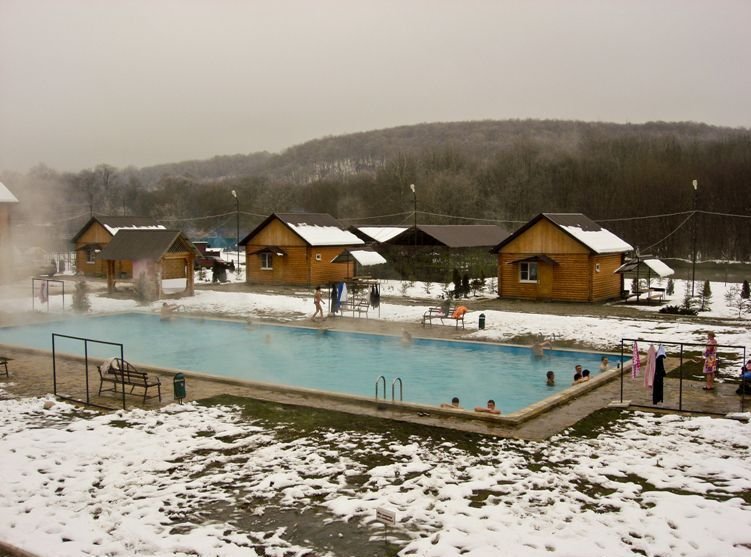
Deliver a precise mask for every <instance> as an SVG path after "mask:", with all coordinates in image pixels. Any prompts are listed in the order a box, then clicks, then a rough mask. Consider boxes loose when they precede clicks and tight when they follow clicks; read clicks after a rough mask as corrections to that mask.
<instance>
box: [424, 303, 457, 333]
mask: <svg viewBox="0 0 751 557" xmlns="http://www.w3.org/2000/svg"><path fill="white" fill-rule="evenodd" d="M456 308H457V306H453V305H452V306H448V311H447V310H446V306H443V307H432V308H428V309H427V310H425V313H423V314H422V326H423V327H425V326H427V325H430V326H431V327H432V326H433V319H440V321H441V325H445V324H446V321H448V323H449V324H450V323H453V324H454V325H455V326H456V328H457V329H458V328H459V323H461V324H462V329H463V328H464V314H462V315H460V316H459V317H454V313H455V312H456Z"/></svg>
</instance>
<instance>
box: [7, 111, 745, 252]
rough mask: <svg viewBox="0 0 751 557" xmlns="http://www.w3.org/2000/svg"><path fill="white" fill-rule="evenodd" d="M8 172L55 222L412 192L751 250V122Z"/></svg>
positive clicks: (521, 131) (473, 131) (631, 233)
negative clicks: (574, 215) (747, 125)
mask: <svg viewBox="0 0 751 557" xmlns="http://www.w3.org/2000/svg"><path fill="white" fill-rule="evenodd" d="M694 180H697V181H698V189H697V190H696V192H695V191H694V189H693V187H692V182H693V181H694ZM0 181H2V182H4V183H5V184H6V185H7V186H8V187H9V188H10V189H11V191H13V192H14V193H15V194H16V196H17V197H18V198H19V200H20V201H21V203H20V204H19V207H18V209H17V211H16V216H15V217H14V221H15V222H16V223H24V222H26V223H29V224H33V223H37V226H36V227H35V228H33V231H38V230H45V229H44V228H41V227H40V226H38V224H41V223H45V225H46V223H62V224H60V226H65V227H67V229H66V230H65V231H61V232H59V233H58V236H59V237H72V235H73V233H74V232H75V231H76V230H77V227H80V226H81V225H82V224H83V222H85V220H86V218H88V215H90V214H92V213H93V214H99V215H120V214H129V215H144V216H152V217H154V218H157V219H159V220H161V221H163V222H165V224H168V225H171V226H175V227H179V228H180V229H182V230H184V231H185V232H186V233H187V234H189V235H190V236H191V237H193V238H199V237H203V236H205V235H210V236H214V235H219V236H221V235H224V236H229V237H234V235H235V224H236V223H235V222H234V221H235V211H236V208H237V206H236V202H237V203H239V208H240V228H241V231H242V232H243V235H244V234H245V233H247V232H248V231H250V230H251V229H252V228H253V227H254V226H256V225H257V224H258V223H259V222H260V221H261V219H262V218H263V217H265V216H267V215H269V214H270V213H272V212H288V211H308V212H324V213H329V214H331V215H333V216H334V217H336V218H338V219H340V220H341V221H342V222H344V223H347V224H349V223H363V224H364V223H380V224H396V223H411V222H413V215H414V208H415V204H416V206H417V215H418V220H419V222H420V223H423V224H429V223H432V224H459V223H465V224H466V223H478V224H487V223H499V224H504V225H505V226H507V227H511V228H515V227H517V226H519V224H520V223H522V222H526V221H527V220H529V219H530V218H531V217H533V216H534V215H536V214H538V213H540V212H581V213H584V214H586V215H588V216H589V217H590V218H592V219H594V220H596V221H598V222H600V223H601V224H602V225H604V226H606V227H607V228H609V229H610V230H612V231H613V232H615V233H616V234H619V235H620V236H621V237H623V238H624V239H625V240H626V241H628V242H629V243H631V244H632V245H634V246H638V247H639V248H640V249H641V250H642V251H648V252H650V253H654V254H656V255H662V256H672V257H689V256H690V254H691V253H692V249H693V234H694V228H693V227H694V224H696V237H697V240H696V241H697V246H698V251H699V258H700V259H710V258H723V259H724V258H730V259H736V260H749V259H751V130H748V129H732V128H719V127H713V126H708V125H704V124H696V123H664V122H654V123H647V124H638V125H636V124H633V125H632V124H609V123H585V122H570V121H555V120H544V121H540V120H509V121H481V122H455V123H435V124H419V125H414V126H401V127H396V128H390V129H384V130H376V131H370V132H362V133H355V134H349V135H343V136H338V137H326V138H322V139H317V140H314V141H309V142H306V143H303V144H301V145H297V146H295V147H290V148H289V149H287V150H286V151H284V152H283V153H280V154H270V153H254V154H250V155H231V156H218V157H214V158H213V159H210V160H206V161H189V162H183V163H175V164H165V165H160V166H155V167H149V168H142V169H135V168H126V169H117V168H113V167H111V166H107V165H99V166H97V167H96V168H93V169H86V170H82V171H80V172H78V173H72V174H60V173H57V172H55V171H54V170H51V169H49V168H46V167H43V166H40V167H37V168H35V169H32V170H31V171H30V172H29V173H27V174H26V175H0ZM410 184H415V186H416V195H415V196H413V194H412V192H411V190H410V187H409V186H410ZM232 190H235V192H236V193H237V198H236V199H237V201H236V199H235V198H234V197H233V196H232V195H230V194H231V192H232ZM49 200H55V203H54V204H50V203H49V202H48V201H49ZM694 208H696V209H697V210H698V211H699V212H697V213H693V211H694ZM692 214H693V215H695V216H694V217H693V218H692V216H691V215H692ZM214 216H216V217H214Z"/></svg>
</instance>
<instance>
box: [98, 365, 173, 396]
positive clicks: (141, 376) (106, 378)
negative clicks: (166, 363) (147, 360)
mask: <svg viewBox="0 0 751 557" xmlns="http://www.w3.org/2000/svg"><path fill="white" fill-rule="evenodd" d="M103 368H104V369H103ZM97 371H99V394H100V395H101V394H102V393H103V392H108V391H110V392H115V393H116V392H118V391H117V386H118V385H121V386H122V388H123V391H125V387H126V386H129V387H130V391H129V392H127V393H126V394H131V395H137V396H140V393H134V392H133V390H134V389H135V388H136V387H140V388H142V389H143V401H144V403H145V402H146V400H147V399H149V398H157V397H158V398H159V402H161V401H162V383H161V381H159V378H158V377H152V378H149V375H148V373H146V372H145V371H139V370H137V369H136V368H135V367H133V366H132V365H131V364H129V363H128V362H126V361H124V360H121V359H120V358H114V359H112V360H110V361H107V362H105V363H103V364H102V365H99V366H97ZM105 383H112V388H111V389H104V388H103V387H104V384H105ZM152 387H156V392H157V394H155V395H151V396H149V389H150V388H152ZM152 392H153V391H152Z"/></svg>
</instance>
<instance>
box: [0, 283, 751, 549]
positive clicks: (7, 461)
mask: <svg viewBox="0 0 751 557" xmlns="http://www.w3.org/2000/svg"><path fill="white" fill-rule="evenodd" d="M389 287H391V288H393V292H394V294H396V293H400V294H401V293H402V290H405V292H404V293H405V294H406V295H408V296H410V297H413V298H419V297H422V298H432V299H435V298H436V296H437V294H438V287H437V286H435V287H434V288H435V291H434V292H432V293H431V294H427V293H426V292H425V287H424V285H419V284H415V285H413V286H405V285H402V284H400V283H393V284H387V285H385V286H384V292H383V293H389V294H391V292H388V291H387V290H386V289H388V288H389ZM722 289H723V285H722V283H713V284H712V291H713V304H712V310H711V312H709V314H702V315H710V316H716V317H725V316H726V315H727V314H726V313H725V309H723V306H724V299H723V296H722V293H721V292H722ZM677 290H679V291H680V292H682V290H681V287H680V286H679V287H678V288H677ZM681 297H682V295H681V294H678V295H676V296H675V299H676V302H675V303H679V302H680V298H681ZM66 298H68V296H66ZM90 300H91V303H92V311H93V312H110V311H122V310H146V311H156V310H157V309H158V306H159V304H158V303H155V304H152V305H151V306H147V307H145V308H144V307H142V306H138V305H137V304H136V303H135V302H133V301H130V300H116V299H112V298H108V297H104V296H100V295H96V294H95V295H92V296H91V298H90ZM55 301H56V300H55V299H54V298H53V300H52V307H54V303H55ZM67 303H69V300H68V299H66V304H67ZM180 303H182V304H184V305H185V306H186V307H187V308H188V309H191V310H196V311H202V312H209V311H217V312H222V313H224V314H230V315H236V316H238V317H243V318H251V319H252V318H257V317H262V316H264V315H279V314H280V313H283V314H285V315H288V316H289V317H288V318H289V319H290V320H292V321H295V320H298V319H299V320H304V319H306V318H307V317H308V316H309V315H310V314H312V309H313V308H312V292H309V291H306V290H304V289H301V290H300V292H299V293H296V294H294V295H288V296H278V295H271V294H262V293H238V292H223V291H221V290H217V291H203V290H200V291H198V292H197V293H196V296H195V297H192V298H183V299H181V300H180ZM3 304H4V309H5V310H6V311H30V310H31V301H30V299H29V296H28V294H24V295H23V296H19V297H17V298H13V297H7V296H6V298H5V299H4V301H3ZM380 311H381V319H387V320H392V321H396V322H412V323H416V322H418V321H419V319H420V317H421V315H422V312H423V311H424V307H422V306H414V307H413V306H406V305H396V304H388V303H383V304H382V305H381V308H380ZM484 313H485V314H486V325H487V328H486V330H484V331H475V332H470V333H469V334H470V337H476V338H486V339H491V340H504V339H506V338H510V337H512V336H516V335H520V334H524V332H528V333H529V334H538V333H539V334H543V335H545V336H550V335H552V334H553V333H555V334H556V336H557V337H558V338H564V339H575V340H578V341H580V342H584V343H587V344H591V345H592V346H602V347H612V346H614V345H617V344H619V343H620V339H621V338H622V337H645V338H650V339H660V338H664V339H666V340H684V341H687V342H701V341H702V340H703V339H704V337H705V333H706V331H707V330H708V329H709V328H710V327H708V326H707V325H706V324H703V323H701V322H700V321H696V320H691V319H686V320H681V321H674V320H670V321H662V320H660V319H659V316H657V315H654V314H652V313H651V310H646V311H645V313H644V319H623V318H600V317H587V316H555V315H531V314H522V313H512V312H501V311H492V310H491V311H485V312H484ZM470 315H471V316H472V317H471V318H470V321H469V323H471V320H472V319H475V320H476V318H477V316H476V315H473V314H470ZM468 326H470V325H469V324H468ZM711 329H712V330H714V331H716V333H717V335H718V339H719V342H720V343H721V344H738V345H745V346H751V338H750V337H751V335H750V333H749V330H748V329H749V327H748V320H747V319H746V320H743V321H731V320H728V321H725V322H723V323H722V324H719V325H718V324H713V325H712V326H711ZM2 380H3V378H0V388H2V387H4V386H5V385H4V384H3V383H2ZM8 388H10V387H8ZM0 394H2V393H1V392H0ZM44 402H45V399H42V398H40V399H23V400H0V417H1V419H0V454H2V455H3V459H2V470H3V474H2V476H3V481H2V482H0V501H2V502H3V504H2V505H0V540H4V541H7V542H9V543H12V544H15V545H17V546H19V547H22V548H24V549H26V550H29V551H33V552H36V553H38V554H39V555H44V556H55V557H58V556H59V557H65V556H80V555H118V556H120V555H122V556H126V555H127V556H130V555H155V556H168V555H178V556H180V555H185V556H188V555H199V556H235V555H243V556H247V555H274V556H292V555H358V556H359V555H372V554H383V553H382V552H379V551H382V548H383V545H382V541H381V540H382V536H383V530H382V528H381V527H380V525H378V524H376V523H375V521H374V518H375V511H376V509H377V508H379V507H385V508H388V509H392V510H394V511H396V513H397V518H398V521H399V522H398V525H397V526H396V527H395V528H392V529H390V534H389V536H390V538H391V541H392V542H393V541H396V540H398V543H399V545H400V546H401V550H400V554H401V555H421V556H422V555H424V556H435V557H445V556H452V555H460V554H461V555H470V556H486V555H487V556H496V555H514V556H526V555H530V556H531V555H543V554H544V555H558V556H582V557H586V556H590V555H591V556H602V555H608V556H620V555H623V556H626V555H633V554H635V553H636V554H643V555H653V556H657V555H661V556H668V555H669V556H676V555H685V556H701V555H706V556H714V555H723V556H735V555H738V556H740V555H749V554H751V512H750V511H751V508H750V507H749V503H751V497H749V495H748V494H749V493H751V425H749V424H748V423H743V422H740V421H737V420H729V419H711V418H703V417H702V418H685V417H677V416H653V415H650V414H644V413H624V414H622V415H621V416H620V417H617V418H614V420H613V421H611V422H608V423H607V424H606V425H605V426H603V427H599V426H598V427H596V428H595V430H594V431H593V432H591V435H589V436H580V435H579V434H575V433H574V432H571V431H569V432H565V433H563V434H561V435H558V436H556V437H555V438H553V439H551V440H549V441H547V442H544V443H532V442H522V441H517V440H503V439H495V438H485V437H478V438H477V440H476V441H473V442H472V443H471V444H470V446H468V445H467V444H466V443H460V442H458V441H456V440H447V439H444V438H441V437H440V436H424V435H423V436H419V435H410V436H408V437H406V438H405V437H404V436H399V435H396V434H392V433H391V432H390V431H389V430H384V431H380V432H372V431H361V430H355V428H352V429H336V430H334V429H331V428H316V429H314V430H313V431H309V430H304V431H299V432H295V431H294V425H290V426H286V425H285V424H284V423H280V422H273V421H264V420H258V419H257V420H252V419H249V418H248V417H247V416H244V415H243V413H242V412H241V411H240V409H238V408H236V407H232V406H209V407H204V406H200V405H196V404H189V405H184V406H178V405H171V406H168V407H166V408H164V409H162V410H160V411H141V410H134V411H131V412H128V413H116V414H108V415H103V416H100V415H96V414H93V413H88V412H82V411H80V410H77V409H74V408H72V407H70V406H68V405H67V404H65V403H59V402H58V403H56V404H55V405H54V406H52V407H51V408H49V409H45V408H44ZM746 417H748V416H746ZM282 420H283V418H282ZM223 508H226V509H227V510H226V512H225V513H224V514H222V513H221V512H218V511H217V509H223ZM282 511H289V514H288V515H284V516H287V517H288V519H287V520H286V521H285V520H281V519H280V520H278V521H274V520H272V519H271V518H270V517H273V516H280V515H282V514H283V513H282ZM290 516H291V517H297V518H294V519H289V517H290ZM221 517H223V518H221ZM303 522H305V523H307V525H308V527H309V530H310V529H312V530H313V531H316V530H318V531H320V532H325V531H327V529H334V530H336V529H337V528H339V529H340V530H339V531H340V533H339V534H338V535H333V538H332V539H331V540H328V539H323V538H322V537H321V536H319V537H316V536H315V535H314V534H310V533H309V534H308V535H303V534H301V533H300V531H299V527H298V526H299V525H301V524H302V523H303ZM311 524H312V526H311ZM357 530H361V531H363V532H365V536H364V538H363V540H365V541H363V543H362V546H361V547H354V545H356V543H357V542H353V541H351V540H352V539H354V540H356V539H358V538H357V537H356V536H355V534H354V532H355V531H357ZM341 532H344V533H341ZM348 540H349V541H348ZM347 544H349V545H347Z"/></svg>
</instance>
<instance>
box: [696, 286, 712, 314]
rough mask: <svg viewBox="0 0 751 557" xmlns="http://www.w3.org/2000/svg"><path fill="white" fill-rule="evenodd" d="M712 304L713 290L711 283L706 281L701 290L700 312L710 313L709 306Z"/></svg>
mask: <svg viewBox="0 0 751 557" xmlns="http://www.w3.org/2000/svg"><path fill="white" fill-rule="evenodd" d="M711 303H712V289H711V288H710V286H709V281H708V280H705V281H704V285H703V286H702V288H701V294H700V296H699V311H709V306H710V305H711Z"/></svg>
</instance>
